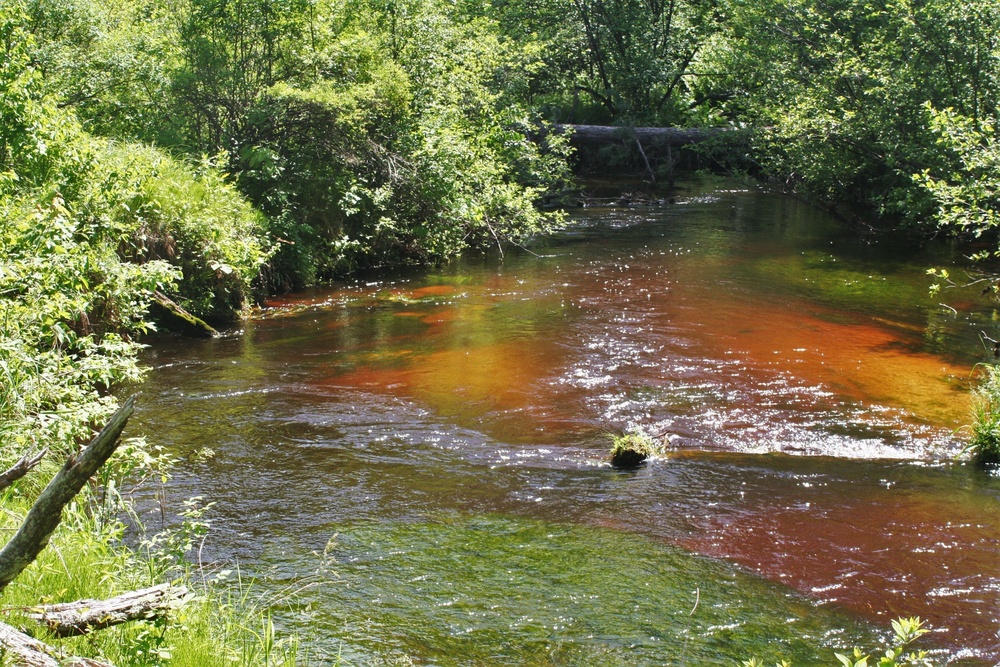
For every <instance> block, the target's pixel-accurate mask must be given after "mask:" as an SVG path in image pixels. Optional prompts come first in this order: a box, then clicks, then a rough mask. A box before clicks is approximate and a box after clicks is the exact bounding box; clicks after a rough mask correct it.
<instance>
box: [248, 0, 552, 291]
mask: <svg viewBox="0 0 1000 667" xmlns="http://www.w3.org/2000/svg"><path fill="white" fill-rule="evenodd" d="M394 21H395V22H394ZM339 23H340V25H341V32H340V33H339V35H338V36H337V37H336V39H333V40H331V41H330V42H329V43H328V44H327V46H326V49H325V50H324V51H323V59H322V63H323V68H322V72H324V73H326V75H333V74H337V75H338V76H339V78H338V79H337V80H331V79H325V78H323V79H321V80H319V81H317V82H315V83H313V84H312V85H310V86H308V87H307V88H302V87H298V86H292V85H289V84H286V83H279V84H277V85H275V86H273V87H271V88H270V89H269V90H268V91H267V92H266V94H264V95H263V96H262V98H261V100H260V102H259V103H258V105H257V107H256V109H255V110H254V112H253V113H252V114H251V115H250V117H249V119H250V122H249V124H248V125H247V131H246V132H245V134H243V135H242V137H241V138H240V140H239V144H240V145H241V146H242V148H241V150H240V153H239V156H238V157H239V160H238V164H237V171H238V172H239V183H240V187H241V188H242V189H243V191H244V192H246V193H247V194H248V195H249V196H250V197H251V199H252V200H253V201H254V202H256V203H257V204H258V206H260V207H261V208H262V209H263V210H264V211H265V212H267V213H268V214H269V215H270V216H271V220H272V229H273V231H274V234H275V235H276V236H277V237H278V238H279V239H280V241H281V248H280V250H279V254H278V256H277V257H276V259H275V262H274V263H273V264H272V269H273V270H272V274H271V276H270V280H271V283H272V284H275V285H279V286H296V285H303V284H308V283H310V282H313V281H315V280H317V279H322V278H328V277H330V276H333V275H337V274H339V273H344V272H346V271H349V270H353V269H356V268H360V267H370V266H378V265H386V264H397V265H398V264H405V263H426V262H435V261H440V260H443V259H447V258H448V257H451V256H453V255H455V254H457V253H458V252H460V251H462V250H463V249H465V248H468V247H485V246H487V245H492V244H500V243H501V242H504V241H514V242H520V241H522V240H523V239H525V238H526V237H528V236H530V235H531V234H534V233H537V232H540V231H545V230H546V229H549V228H551V222H552V221H551V220H550V219H547V218H546V217H545V216H543V215H542V214H540V213H539V212H538V210H537V209H536V207H535V203H536V202H537V201H538V200H539V199H540V198H541V197H542V196H543V194H544V193H545V192H547V191H549V190H558V189H560V188H562V187H564V183H565V182H566V181H567V180H568V178H569V174H568V170H567V166H566V164H567V162H566V156H567V154H568V149H567V147H566V144H565V143H563V142H562V140H561V139H559V138H555V139H553V140H551V141H550V142H547V143H544V144H542V145H539V144H536V143H535V142H533V141H531V140H529V139H528V134H529V133H530V132H531V123H530V122H529V114H528V113H527V112H526V111H525V110H524V109H523V108H521V107H519V106H517V105H516V104H514V103H513V102H512V101H511V99H510V98H509V97H508V96H506V95H505V93H504V77H505V72H506V71H507V67H508V65H509V64H510V57H509V56H508V54H507V53H506V52H505V50H504V48H503V47H502V46H501V45H500V44H499V42H498V41H497V39H496V37H495V36H494V35H491V34H490V32H489V30H487V29H486V27H484V26H483V25H479V24H475V23H474V24H459V23H457V22H456V21H455V20H454V19H453V17H451V16H449V15H447V14H445V13H442V12H439V11H436V10H434V9H433V8H432V7H418V6H416V5H413V6H408V8H407V11H406V13H405V14H403V15H400V14H397V15H395V18H394V19H393V18H391V17H386V16H385V15H384V13H382V11H381V10H380V9H379V8H378V7H368V6H367V5H366V4H365V3H353V4H351V5H350V6H348V7H347V8H345V9H344V13H343V14H342V15H339ZM382 26H388V28H389V30H390V32H389V33H388V34H379V33H378V32H371V31H379V30H381V29H383V28H382ZM384 49H390V50H391V51H394V52H396V53H398V54H399V57H398V59H396V60H391V59H390V60H387V59H385V58H383V57H381V54H382V53H384ZM551 217H552V216H550V218H551Z"/></svg>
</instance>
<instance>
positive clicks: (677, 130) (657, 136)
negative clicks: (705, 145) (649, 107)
mask: <svg viewBox="0 0 1000 667" xmlns="http://www.w3.org/2000/svg"><path fill="white" fill-rule="evenodd" d="M554 131H555V132H557V133H566V132H568V133H570V136H569V140H570V141H571V142H573V143H577V144H608V143H614V142H618V141H631V140H633V139H634V140H636V141H640V142H642V143H643V144H644V145H650V144H659V145H666V146H675V147H676V146H688V145H691V144H697V143H700V142H703V141H707V140H708V139H714V138H717V137H721V136H724V135H726V134H729V133H733V134H735V130H731V129H730V128H728V127H706V128H698V127H695V128H684V127H616V126H611V125H568V124H558V125H555V126H554Z"/></svg>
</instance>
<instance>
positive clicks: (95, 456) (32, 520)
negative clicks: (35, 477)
mask: <svg viewBox="0 0 1000 667" xmlns="http://www.w3.org/2000/svg"><path fill="white" fill-rule="evenodd" d="M134 410H135V396H132V397H130V398H129V399H128V400H127V401H125V404H124V405H122V407H121V408H119V409H118V412H116V413H115V414H114V415H112V417H111V420H110V421H109V422H108V424H107V426H105V427H104V429H103V430H102V431H101V432H100V433H98V434H97V437H96V438H94V439H93V440H92V441H91V442H90V444H89V445H87V447H86V449H84V450H83V451H82V452H79V453H78V454H73V455H72V456H70V457H69V459H67V461H66V464H65V465H64V466H63V467H62V470H60V471H59V472H58V473H57V474H56V476H55V477H53V478H52V481H51V482H49V484H48V486H46V487H45V490H44V491H42V493H41V495H40V496H38V500H36V501H35V504H34V505H32V506H31V509H30V510H28V516H27V517H25V519H24V523H22V524H21V527H20V528H18V530H17V533H15V534H14V537H12V538H11V540H10V542H8V543H7V546H5V547H4V548H3V551H0V591H2V590H3V589H4V588H6V587H7V584H9V583H10V582H12V581H14V579H15V578H16V577H17V575H19V574H21V572H22V571H23V570H24V568H26V567H28V565H30V564H31V563H32V561H34V560H35V558H36V557H38V554H40V553H41V552H42V549H44V548H45V546H46V545H47V544H48V543H49V538H50V537H52V533H53V532H54V531H55V529H56V527H57V526H58V525H59V522H60V521H61V520H62V511H63V508H64V507H66V505H67V504H68V503H69V502H70V501H72V500H73V498H75V497H76V494H78V493H79V492H80V489H82V488H83V485H84V484H86V483H87V480H89V479H90V478H91V477H92V476H93V475H94V473H96V472H97V470H98V468H100V467H101V466H102V465H104V462H105V461H107V460H108V457H110V456H111V454H113V453H114V451H115V449H117V447H118V438H119V437H120V436H121V434H122V431H123V430H124V429H125V424H127V423H128V420H129V417H131V416H132V412H133V411H134Z"/></svg>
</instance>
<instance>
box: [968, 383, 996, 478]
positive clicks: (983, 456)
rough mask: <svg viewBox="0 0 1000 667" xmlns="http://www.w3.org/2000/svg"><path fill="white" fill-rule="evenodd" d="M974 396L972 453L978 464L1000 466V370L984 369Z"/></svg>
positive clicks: (973, 393) (970, 444) (970, 443)
mask: <svg viewBox="0 0 1000 667" xmlns="http://www.w3.org/2000/svg"><path fill="white" fill-rule="evenodd" d="M983 368H984V369H985V373H984V376H983V379H982V382H980V384H979V386H978V387H976V388H975V389H974V390H973V392H972V439H971V440H970V442H969V447H968V448H969V451H970V452H971V453H972V455H973V457H974V458H975V460H976V461H977V462H979V463H998V462H1000V366H996V365H985V366H983Z"/></svg>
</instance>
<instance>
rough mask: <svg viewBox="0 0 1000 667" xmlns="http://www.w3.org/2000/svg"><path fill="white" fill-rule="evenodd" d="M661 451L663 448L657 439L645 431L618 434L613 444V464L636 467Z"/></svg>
mask: <svg viewBox="0 0 1000 667" xmlns="http://www.w3.org/2000/svg"><path fill="white" fill-rule="evenodd" d="M661 451H662V448H661V447H660V446H659V445H658V444H657V443H656V441H655V440H653V438H651V437H649V436H648V435H645V434H643V433H626V434H624V435H616V436H615V440H614V444H612V445H611V465H613V466H614V467H616V468H636V467H638V466H639V465H640V464H642V462H643V461H645V460H646V459H648V458H649V457H651V456H656V455H658V454H660V453H661Z"/></svg>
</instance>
